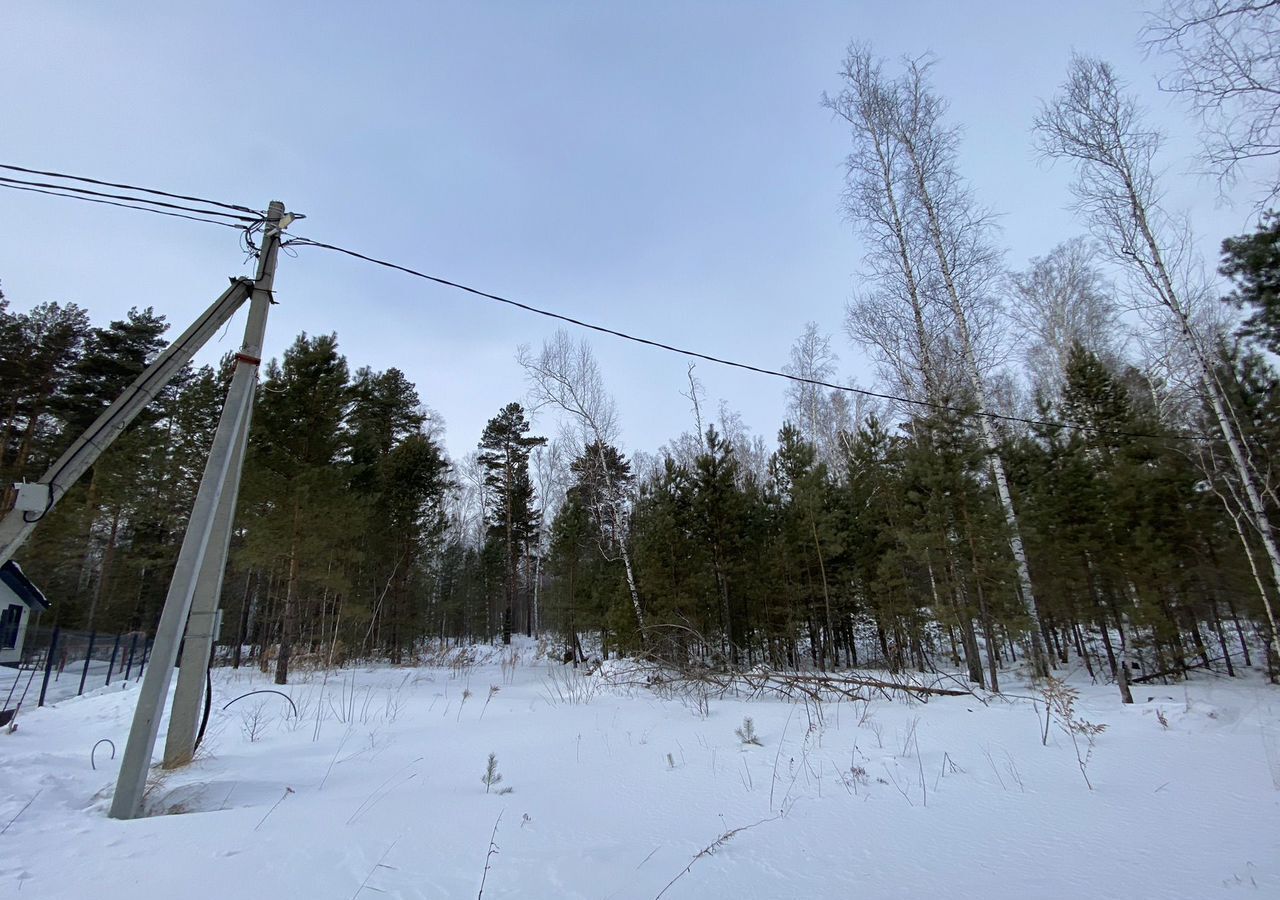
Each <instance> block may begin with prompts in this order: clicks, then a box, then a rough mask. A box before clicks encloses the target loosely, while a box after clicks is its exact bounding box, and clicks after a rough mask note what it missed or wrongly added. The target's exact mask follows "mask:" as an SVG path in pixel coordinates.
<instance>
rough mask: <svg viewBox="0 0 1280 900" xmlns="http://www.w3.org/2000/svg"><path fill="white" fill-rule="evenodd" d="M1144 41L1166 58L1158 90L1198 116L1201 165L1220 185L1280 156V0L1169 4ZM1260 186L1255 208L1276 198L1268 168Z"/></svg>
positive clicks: (1274, 175)
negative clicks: (1180, 100)
mask: <svg viewBox="0 0 1280 900" xmlns="http://www.w3.org/2000/svg"><path fill="white" fill-rule="evenodd" d="M1144 36H1145V38H1146V42H1147V46H1148V47H1150V48H1152V49H1155V50H1159V51H1161V52H1164V53H1167V54H1168V55H1169V56H1170V57H1171V58H1172V60H1173V67H1172V69H1171V71H1170V72H1169V73H1168V74H1167V75H1166V76H1165V77H1164V78H1163V79H1161V81H1160V87H1161V88H1163V89H1164V90H1166V91H1170V92H1171V93H1174V94H1177V95H1179V96H1181V97H1182V98H1183V99H1184V100H1185V101H1186V102H1187V104H1188V105H1189V106H1190V107H1191V109H1192V111H1193V112H1194V113H1195V114H1196V115H1197V117H1198V118H1199V119H1200V125H1201V138H1202V139H1203V147H1204V149H1203V152H1202V154H1201V161H1202V162H1203V163H1204V165H1205V168H1206V170H1207V171H1208V172H1209V173H1210V174H1213V175H1215V176H1216V177H1217V178H1218V183H1219V185H1220V186H1222V187H1224V188H1225V187H1229V186H1231V185H1232V184H1234V183H1235V182H1236V180H1237V179H1238V178H1239V176H1240V173H1241V170H1242V169H1243V168H1244V167H1245V166H1246V165H1248V164H1249V163H1251V162H1259V163H1269V164H1270V163H1273V161H1274V160H1275V159H1276V157H1277V156H1280V0H1169V2H1167V3H1165V4H1164V6H1163V7H1161V9H1160V10H1159V11H1157V12H1155V13H1153V14H1152V15H1151V18H1150V21H1149V24H1148V26H1147V28H1146V30H1145V32H1144ZM1264 183H1265V185H1266V190H1267V193H1266V196H1265V197H1264V198H1263V199H1262V201H1261V202H1260V203H1259V206H1265V205H1266V204H1268V203H1270V202H1271V201H1273V200H1275V199H1276V197H1277V196H1280V173H1278V172H1277V171H1276V169H1275V168H1274V166H1272V168H1271V169H1270V171H1269V172H1268V173H1267V174H1266V175H1265V176H1264Z"/></svg>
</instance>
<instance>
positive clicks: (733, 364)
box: [286, 237, 1206, 440]
mask: <svg viewBox="0 0 1280 900" xmlns="http://www.w3.org/2000/svg"><path fill="white" fill-rule="evenodd" d="M286 243H287V244H290V245H296V246H302V247H318V248H320V249H321V250H331V251H333V252H335V253H341V254H344V255H346V256H350V257H353V258H355V259H359V260H363V261H364V262H367V263H372V264H373V265H376V266H382V267H383V268H387V269H394V270H395V271H397V272H403V273H405V274H406V275H412V276H414V277H415V278H421V279H423V280H425V281H431V282H434V283H435V284H439V285H442V286H444V287H449V288H453V289H455V290H459V291H464V292H466V293H468V294H473V295H475V296H477V297H482V298H484V299H486V300H493V301H495V302H497V303H504V304H506V305H508V306H514V307H516V308H517V309H522V310H524V311H525V312H531V313H534V314H536V315H539V316H545V317H547V318H548V319H555V320H557V321H560V322H567V323H568V324H570V325H576V326H578V327H579V328H585V329H587V330H589V331H595V332H599V333H600V334H607V335H610V336H611V337H616V338H621V339H622V340H624V341H631V342H632V343H636V344H642V345H644V346H646V347H654V348H657V349H659V350H666V351H667V352H669V353H676V354H679V355H681V356H688V357H693V358H694V359H701V360H705V361H706V362H710V363H715V364H716V365H721V366H728V367H730V368H734V369H744V370H746V371H748V372H755V373H756V374H759V375H768V376H770V377H772V378H783V379H786V380H788V381H794V382H798V383H800V384H809V385H813V386H815V387H822V388H828V389H830V390H835V391H844V392H846V393H850V394H858V395H859V396H863V397H871V398H874V399H877V400H889V401H893V402H895V403H905V404H908V405H912V406H923V407H926V408H928V409H936V410H940V411H944V412H950V413H955V414H957V415H959V416H962V417H982V418H988V419H993V420H997V421H1002V422H1017V423H1019V424H1023V425H1035V426H1039V427H1042V428H1065V429H1072V430H1076V431H1088V432H1092V433H1094V434H1099V435H1108V436H1112V437H1131V438H1152V439H1174V440H1194V439H1197V438H1204V437H1206V436H1205V435H1195V434H1192V435H1174V434H1168V435H1164V434H1150V433H1144V432H1133V431H1113V430H1109V429H1105V428H1098V427H1097V426H1094V425H1088V424H1085V423H1083V422H1067V421H1062V422H1053V421H1049V420H1046V419H1028V418H1024V417H1022V416H1012V415H1005V414H1004V413H997V412H985V411H977V410H972V409H965V408H963V407H959V406H950V405H947V404H945V403H934V402H932V401H928V400H912V399H911V398H909V397H899V396H897V395H895V394H885V393H881V392H879V391H870V390H866V389H865V388H856V387H851V386H849V385H845V384H835V383H833V382H830V381H822V380H821V379H817V378H806V377H804V376H802V375H792V374H790V373H787V372H780V371H778V370H776V369H766V368H764V367H762V366H755V365H751V364H750V363H744V362H738V361H736V360H732V359H725V358H723V357H719V356H712V355H711V354H709V353H702V352H700V351H697V350H689V349H687V348H684V347H677V346H674V345H672V344H667V343H664V342H662V341H656V340H653V339H651V338H645V337H640V336H638V335H634V334H628V333H627V332H625V331H618V330H617V329H615V328H609V327H607V326H605V325H596V324H594V323H592V322H584V321H583V320H581V319H575V318H573V317H572V316H567V315H564V314H563V313H558V312H553V311H551V310H549V309H542V308H541V307H537V306H533V305H531V304H528V303H523V302H521V301H519V300H512V299H510V298H509V297H503V296H501V295H499V294H491V293H489V292H487V291H482V290H480V289H478V288H473V287H469V286H468V285H465V284H459V283H458V282H456V281H450V280H449V279H447V278H441V277H439V276H437V275H428V274H427V273H426V272H420V271H418V270H417V269H413V268H410V267H409V266H403V265H400V264H399V263H394V262H390V261H388V260H385V259H378V258H377V257H373V256H368V255H367V254H364V253H360V252H358V251H355V250H348V249H346V248H345V247H338V246H335V245H334V244H326V243H323V242H321V241H315V240H312V239H311V238H305V237H296V238H292V239H290V240H289V241H287V242H286Z"/></svg>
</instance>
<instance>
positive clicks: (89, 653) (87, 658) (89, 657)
mask: <svg viewBox="0 0 1280 900" xmlns="http://www.w3.org/2000/svg"><path fill="white" fill-rule="evenodd" d="M97 636H98V631H97V629H94V630H93V631H90V632H89V649H88V650H86V651H84V671H82V672H81V673H80V690H78V691H76V696H77V697H79V696H80V695H81V694H83V693H84V680H85V679H86V678H88V677H89V663H91V662H93V639H94V638H96V637H97Z"/></svg>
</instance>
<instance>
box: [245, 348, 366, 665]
mask: <svg viewBox="0 0 1280 900" xmlns="http://www.w3.org/2000/svg"><path fill="white" fill-rule="evenodd" d="M264 374H265V376H266V377H265V379H264V381H263V383H262V385H261V387H260V390H259V398H258V402H257V408H256V409H255V412H254V418H253V426H252V430H251V431H250V452H249V455H248V458H247V459H246V472H245V478H244V495H245V501H244V502H243V503H242V504H241V506H242V513H241V514H242V516H243V515H252V516H253V517H254V518H255V519H256V522H255V523H254V527H253V528H252V529H251V530H250V535H249V545H248V547H247V550H248V552H249V554H250V556H251V558H252V559H253V561H254V563H255V564H256V565H257V566H259V567H260V568H262V569H264V570H271V569H273V568H275V567H276V566H277V564H280V563H283V565H284V567H285V568H284V572H283V573H282V575H281V578H282V581H283V583H284V597H283V599H282V602H281V603H280V604H279V607H280V614H279V643H280V649H279V654H278V656H277V658H276V672H275V680H276V683H277V684H285V683H287V681H288V677H289V659H290V654H291V652H292V650H293V644H294V642H295V641H297V640H298V639H299V637H300V634H301V631H300V628H301V625H302V623H303V620H304V618H305V616H306V614H307V613H310V612H312V611H313V606H314V604H313V603H311V602H309V601H310V600H313V597H307V596H306V594H307V592H308V590H309V588H312V587H314V586H315V585H317V584H319V585H322V587H321V593H323V592H324V590H325V587H326V586H328V587H331V586H333V584H329V585H326V584H325V583H326V582H330V581H331V579H334V578H340V577H341V575H342V573H343V568H342V566H341V565H340V564H339V565H338V566H336V568H335V562H338V563H341V562H342V561H345V560H346V559H347V558H348V557H349V556H350V555H351V553H352V552H353V548H352V540H351V536H352V531H353V529H354V528H356V527H359V526H360V524H362V519H361V517H360V515H359V510H358V506H357V504H355V502H354V501H353V499H352V498H351V497H350V495H349V493H348V492H347V491H346V490H345V488H346V485H347V484H348V478H347V477H346V473H345V472H344V471H343V470H342V468H341V463H342V462H343V460H344V458H345V454H346V452H347V432H346V430H345V429H344V427H343V426H344V424H345V422H346V417H347V412H348V409H349V407H350V403H351V389H350V385H349V383H348V382H349V379H348V370H347V361H346V359H345V358H344V357H343V356H341V355H340V354H339V353H338V342H337V337H336V336H335V335H332V334H329V335H320V336H317V337H314V338H312V337H308V336H307V335H306V334H303V335H300V336H299V337H298V338H297V340H295V341H294V342H293V344H292V345H291V346H290V347H289V349H288V350H286V351H285V353H284V357H283V360H282V361H281V362H279V363H277V362H276V361H275V360H272V361H271V362H269V363H268V364H267V366H266V368H265V372H264ZM304 607H306V608H305V609H304Z"/></svg>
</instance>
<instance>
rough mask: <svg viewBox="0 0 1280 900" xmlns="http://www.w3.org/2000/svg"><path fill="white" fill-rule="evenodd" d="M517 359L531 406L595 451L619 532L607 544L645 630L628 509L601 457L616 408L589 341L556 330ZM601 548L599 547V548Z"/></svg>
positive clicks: (611, 442) (610, 439) (610, 440)
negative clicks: (565, 422)
mask: <svg viewBox="0 0 1280 900" xmlns="http://www.w3.org/2000/svg"><path fill="white" fill-rule="evenodd" d="M516 359H517V361H518V362H519V363H520V365H521V366H522V367H523V368H524V371H525V378H526V379H527V380H528V382H529V397H530V400H531V402H532V404H533V406H534V408H535V409H537V408H540V407H545V406H550V407H552V408H554V409H558V410H560V411H561V412H563V413H565V414H566V415H568V416H569V419H570V421H571V422H572V423H573V425H574V427H575V429H576V431H577V434H578V438H579V443H580V444H581V446H582V447H584V448H587V447H594V448H596V452H597V454H598V455H599V460H598V462H599V465H600V470H601V473H602V475H601V477H603V478H605V479H608V480H609V481H610V483H609V490H608V495H609V497H610V498H611V499H610V502H609V503H608V504H607V510H606V513H607V515H608V517H609V518H610V519H611V523H612V530H613V533H614V534H617V535H619V540H618V542H617V546H616V547H614V548H611V549H612V550H613V551H614V552H616V553H617V554H618V556H619V557H620V558H621V560H622V565H623V568H624V569H625V570H626V575H627V590H628V591H629V592H630V594H631V605H632V608H633V609H634V610H635V615H636V624H637V625H638V626H639V627H640V633H641V634H642V635H643V633H644V607H643V606H642V605H641V603H640V589H639V588H638V587H637V585H636V577H635V568H634V567H633V566H632V564H631V552H630V550H629V549H628V548H627V541H626V535H627V532H628V528H627V522H628V516H629V513H630V510H629V505H628V499H627V497H626V491H625V489H624V486H623V485H620V484H617V483H615V482H613V480H612V479H613V476H612V474H611V471H612V470H611V468H610V466H609V464H608V460H607V459H606V453H607V448H608V447H611V446H615V445H616V444H617V441H618V409H617V406H615V405H614V402H613V398H612V397H611V396H609V392H608V391H606V390H605V387H604V377H603V376H602V375H601V374H600V366H599V365H598V364H597V363H596V358H595V354H594V353H592V352H591V345H590V344H588V343H587V342H586V341H585V340H584V341H579V342H577V343H574V341H573V340H572V339H571V338H570V337H569V334H568V332H566V331H564V330H563V329H561V330H559V331H557V332H556V333H555V334H554V335H553V336H552V338H551V339H550V340H548V341H544V342H543V344H542V350H541V351H540V352H539V353H537V354H535V353H534V352H533V350H532V349H531V348H530V347H528V346H527V345H526V346H522V347H520V349H519V351H518V352H517V355H516ZM603 549H605V548H602V550H603Z"/></svg>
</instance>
